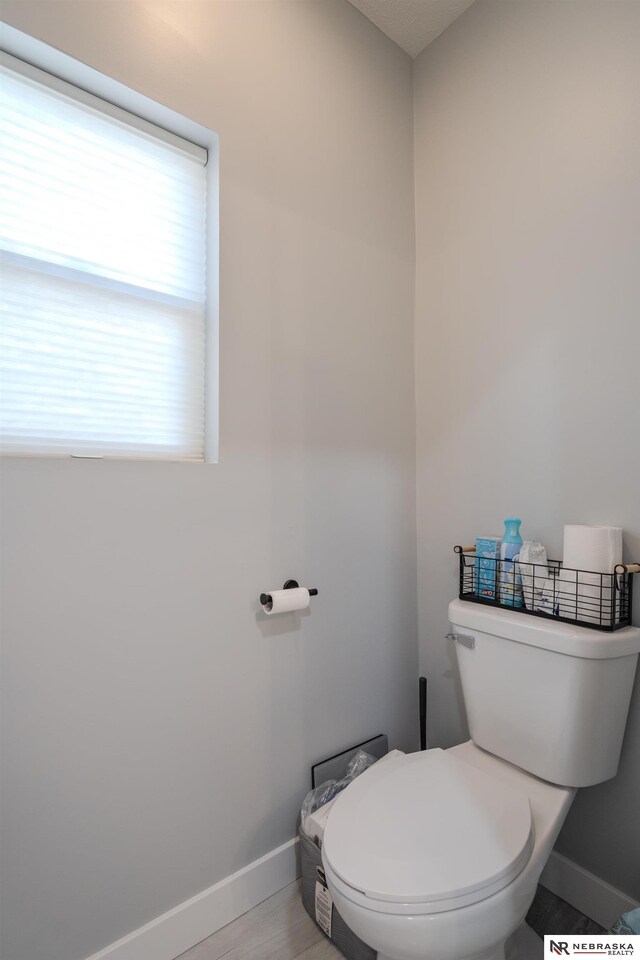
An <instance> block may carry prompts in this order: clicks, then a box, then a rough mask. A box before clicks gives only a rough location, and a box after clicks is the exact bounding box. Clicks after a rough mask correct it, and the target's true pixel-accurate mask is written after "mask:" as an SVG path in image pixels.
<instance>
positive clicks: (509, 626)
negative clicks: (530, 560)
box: [449, 600, 640, 660]
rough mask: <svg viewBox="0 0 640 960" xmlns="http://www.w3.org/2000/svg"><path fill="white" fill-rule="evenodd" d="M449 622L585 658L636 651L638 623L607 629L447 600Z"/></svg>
mask: <svg viewBox="0 0 640 960" xmlns="http://www.w3.org/2000/svg"><path fill="white" fill-rule="evenodd" d="M449 622H450V623H452V624H453V625H454V626H456V627H464V628H465V629H467V630H472V631H473V630H477V631H478V632H479V633H488V634H491V635H492V636H495V637H503V638H504V639H505V640H514V641H515V642H516V643H525V644H528V645H529V646H531V647H541V648H542V649H544V650H552V651H553V652H554V653H563V654H565V655H566V656H569V657H583V658H585V659H587V660H612V659H615V658H617V657H628V656H632V655H633V654H636V653H640V627H623V628H622V629H621V630H615V631H614V632H612V633H611V632H609V633H608V632H606V631H602V630H592V629H589V627H578V626H573V625H572V624H570V623H561V622H556V621H554V620H547V619H546V617H532V616H528V615H527V614H526V613H512V612H511V611H509V610H499V609H497V608H496V607H484V606H482V605H481V604H478V603H470V602H469V601H468V600H466V601H465V600H452V601H451V603H450V604H449Z"/></svg>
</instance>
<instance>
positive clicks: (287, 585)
mask: <svg viewBox="0 0 640 960" xmlns="http://www.w3.org/2000/svg"><path fill="white" fill-rule="evenodd" d="M299 586H300V584H299V583H298V581H297V580H285V582H284V584H283V585H282V589H283V590H296V589H297V588H298V587H299ZM309 596H310V597H317V596H318V591H317V590H316V588H315V587H309ZM271 602H272V598H271V594H270V593H261V594H260V603H261V604H262V606H264V605H265V604H267V603H271Z"/></svg>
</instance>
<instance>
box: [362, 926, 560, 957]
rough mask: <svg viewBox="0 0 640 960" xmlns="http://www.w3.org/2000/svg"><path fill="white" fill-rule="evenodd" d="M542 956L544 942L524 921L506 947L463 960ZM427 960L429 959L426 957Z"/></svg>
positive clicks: (486, 951) (495, 948)
mask: <svg viewBox="0 0 640 960" xmlns="http://www.w3.org/2000/svg"><path fill="white" fill-rule="evenodd" d="M542 955H543V948H542V940H541V939H540V937H539V936H538V934H537V933H534V931H533V930H532V929H531V927H530V926H529V925H528V924H527V923H525V922H524V920H523V921H522V923H521V924H520V926H519V927H518V929H517V930H516V931H515V932H514V933H512V934H511V936H510V937H509V939H508V940H507V942H506V944H504V946H502V947H494V948H493V949H491V950H483V951H482V953H477V954H473V956H471V957H464V958H461V960H542ZM378 960H396V958H395V957H389V956H386V955H384V954H382V953H379V954H378ZM425 960H429V958H428V957H425Z"/></svg>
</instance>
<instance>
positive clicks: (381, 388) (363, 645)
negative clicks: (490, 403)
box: [0, 0, 417, 960]
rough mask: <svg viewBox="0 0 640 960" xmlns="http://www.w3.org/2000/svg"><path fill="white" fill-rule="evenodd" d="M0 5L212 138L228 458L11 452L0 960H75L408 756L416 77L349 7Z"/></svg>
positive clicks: (413, 693)
mask: <svg viewBox="0 0 640 960" xmlns="http://www.w3.org/2000/svg"><path fill="white" fill-rule="evenodd" d="M1 12H2V14H3V16H4V19H6V20H7V21H8V22H10V23H12V24H13V25H15V26H17V27H18V28H20V29H24V30H25V31H26V32H28V33H32V34H33V35H35V36H36V37H39V38H41V39H43V40H46V41H47V42H49V43H51V44H53V45H54V46H57V47H59V48H61V49H62V50H64V51H65V52H67V53H70V54H72V55H73V56H75V57H77V58H79V59H81V60H83V61H85V62H87V63H89V64H90V65H91V66H93V67H95V68H97V69H98V70H101V71H103V72H104V73H107V74H109V75H111V76H113V77H115V78H116V79H117V80H120V81H122V82H124V83H125V84H127V85H129V86H131V87H133V88H135V89H137V90H139V91H141V92H142V93H144V94H146V95H148V96H149V97H152V98H154V99H156V100H159V101H160V102H162V103H165V104H166V105H168V106H169V107H171V108H173V109H174V110H177V111H179V112H181V113H183V114H186V115H187V116H189V117H191V118H193V119H195V120H197V121H199V122H200V123H202V124H205V125H206V126H209V127H211V128H212V129H214V130H216V131H218V132H219V133H220V150H221V249H222V262H221V363H220V366H221V410H222V419H221V444H220V463H219V465H218V466H200V465H192V464H166V463H124V462H107V461H104V462H91V461H81V460H76V461H68V460H61V461H56V460H45V459H34V460H18V459H5V462H4V463H3V477H2V484H3V496H2V501H3V506H4V516H3V526H2V540H1V543H2V554H3V560H4V569H3V573H2V586H3V591H4V595H3V614H4V631H3V633H4V650H3V653H4V663H3V680H4V683H5V690H4V697H3V707H4V725H3V729H4V736H5V777H4V783H3V786H4V797H3V801H4V825H5V831H4V836H5V845H4V850H3V855H2V867H3V870H4V871H6V875H7V876H8V877H11V883H10V884H7V886H6V888H5V896H4V925H3V930H4V942H3V946H2V948H0V954H1V956H2V957H3V960H81V958H83V957H85V956H87V955H88V954H91V953H92V952H93V951H95V950H98V949H99V948H101V947H103V946H105V945H106V944H108V943H110V942H112V941H114V940H115V939H117V938H119V937H120V936H122V935H124V934H126V933H127V932H129V931H131V930H133V929H135V928H136V927H138V926H139V925H141V924H143V923H145V922H146V921H149V920H151V919H153V918H154V917H156V916H158V915H159V914H160V913H162V912H163V911H165V910H167V909H169V908H171V907H173V906H175V905H176V904H178V903H180V902H182V901H184V900H185V899H186V898H188V897H190V896H192V895H194V894H196V893H198V892H199V891H200V890H202V889H204V888H206V887H207V886H209V885H210V884H212V883H214V882H216V881H218V880H220V879H221V878H223V877H225V876H227V875H228V874H230V873H232V872H233V871H235V870H237V869H238V868H240V867H242V866H244V865H245V864H247V863H249V862H250V861H252V860H254V859H255V858H257V857H260V856H261V855H263V854H265V853H266V852H267V851H269V850H271V849H273V848H274V847H276V846H277V845H279V844H281V843H283V842H284V841H285V840H287V839H289V838H291V837H292V836H293V835H294V833H295V827H296V815H297V811H298V808H299V804H300V801H301V799H302V797H303V796H304V794H305V792H306V790H307V788H308V785H309V765H310V763H311V762H312V761H314V760H316V759H319V758H321V757H324V756H327V755H329V754H331V753H333V752H336V751H337V750H340V749H342V748H344V747H346V746H348V745H349V744H352V743H354V742H357V741H358V740H362V739H364V738H366V737H368V736H370V735H373V734H376V733H378V732H380V731H387V732H388V733H389V736H390V740H391V742H392V743H393V744H394V745H397V746H400V747H403V748H412V747H414V746H415V744H416V739H417V729H416V727H417V722H416V714H417V655H416V622H415V606H416V598H415V582H416V578H415V524H414V512H415V507H414V489H415V470H414V394H413V270H414V228H413V216H414V210H413V184H412V162H413V142H412V76H411V61H410V60H409V58H408V57H407V56H406V55H404V54H403V53H402V52H401V51H400V50H399V49H398V48H397V47H396V46H394V44H392V43H391V41H389V40H387V39H386V38H385V37H383V35H382V34H381V33H380V32H379V31H378V30H377V29H376V28H375V27H373V25H371V24H370V23H369V22H368V21H367V20H365V19H364V17H362V16H361V14H360V13H358V12H357V11H356V10H355V9H354V8H352V7H351V6H350V4H348V3H347V2H346V0H337V2H323V3H314V2H311V3H307V2H300V0H298V2H296V3H289V2H277V0H271V2H269V3H263V2H255V3H254V2H249V0H243V2H242V3H237V2H216V3H199V2H196V3H188V2H179V3H135V2H129V3H115V2H114V3H109V2H106V3H84V2H77V3H74V2H70V3H49V2H44V3H27V4H25V3H17V2H16V3H5V4H4V5H2V8H1ZM286 577H299V578H300V579H301V580H302V581H303V582H304V583H308V584H312V585H315V586H317V587H318V588H319V590H320V595H319V597H318V598H317V599H316V600H315V601H313V606H312V611H311V613H310V614H309V615H305V616H302V617H300V618H299V619H298V620H296V619H294V618H291V617H284V618H282V619H279V620H276V619H273V620H269V621H268V622H266V623H265V622H262V621H261V620H260V619H257V618H256V609H257V603H256V599H257V596H258V594H259V592H260V591H261V590H263V589H265V588H268V587H270V586H273V585H278V584H281V583H282V582H283V581H284V579H285V578H286Z"/></svg>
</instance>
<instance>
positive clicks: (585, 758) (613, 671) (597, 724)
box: [449, 600, 640, 787]
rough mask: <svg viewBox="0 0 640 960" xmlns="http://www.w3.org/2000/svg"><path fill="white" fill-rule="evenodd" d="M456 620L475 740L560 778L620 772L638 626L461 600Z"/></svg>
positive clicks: (455, 606) (590, 779)
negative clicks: (560, 619) (602, 627)
mask: <svg viewBox="0 0 640 960" xmlns="http://www.w3.org/2000/svg"><path fill="white" fill-rule="evenodd" d="M449 620H450V621H451V624H452V625H453V632H454V634H456V635H457V636H458V639H457V642H456V644H455V646H456V653H457V657H458V665H459V668H460V678H461V681H462V690H463V695H464V701H465V706H466V711H467V720H468V723H469V732H470V734H471V739H472V740H473V742H474V743H476V744H477V745H478V746H479V747H482V748H483V749H484V750H488V751H489V753H492V754H494V755H495V756H497V757H502V758H503V759H505V760H508V761H509V762H510V763H513V764H515V765H516V766H518V767H520V768H522V769H523V770H527V771H529V772H530V773H533V774H535V775H536V776H537V777H541V778H542V779H543V780H548V781H550V782H551V783H558V784H561V785H562V786H567V787H586V786H590V785H591V784H594V783H601V782H602V781H603V780H609V779H610V778H611V777H614V776H615V774H616V772H617V769H618V760H619V758H620V748H621V746H622V739H623V736H624V729H625V725H626V721H627V713H628V710H629V702H630V699H631V690H632V687H633V679H634V675H635V672H636V664H637V661H638V652H639V651H640V628H638V627H625V628H624V629H622V630H618V631H615V632H613V633H604V632H602V631H598V630H590V629H588V628H586V627H573V626H571V625H570V624H566V623H555V622H553V621H551V620H546V619H543V618H538V617H531V616H527V615H526V614H522V613H512V612H510V611H507V610H500V609H496V608H494V607H484V606H482V605H480V604H475V603H469V602H468V601H462V600H454V601H452V603H450V604H449Z"/></svg>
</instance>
